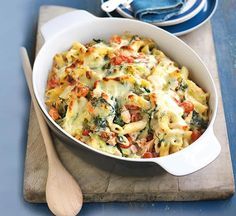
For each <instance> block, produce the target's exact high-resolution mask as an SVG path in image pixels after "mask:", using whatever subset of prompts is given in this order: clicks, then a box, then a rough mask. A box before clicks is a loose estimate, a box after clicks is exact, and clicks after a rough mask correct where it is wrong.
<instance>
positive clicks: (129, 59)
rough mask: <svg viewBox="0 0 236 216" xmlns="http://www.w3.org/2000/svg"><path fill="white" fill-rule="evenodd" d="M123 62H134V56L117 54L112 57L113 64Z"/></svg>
mask: <svg viewBox="0 0 236 216" xmlns="http://www.w3.org/2000/svg"><path fill="white" fill-rule="evenodd" d="M123 62H126V63H133V62H134V58H133V57H131V56H124V55H118V56H115V57H113V58H112V59H111V64H112V65H120V64H122V63H123Z"/></svg>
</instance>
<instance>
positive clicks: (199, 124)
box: [190, 110, 208, 129]
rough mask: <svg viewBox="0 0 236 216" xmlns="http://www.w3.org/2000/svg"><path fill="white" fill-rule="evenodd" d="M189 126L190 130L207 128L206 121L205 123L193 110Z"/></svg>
mask: <svg viewBox="0 0 236 216" xmlns="http://www.w3.org/2000/svg"><path fill="white" fill-rule="evenodd" d="M190 125H191V128H192V129H195V128H197V129H206V128H207V125H208V124H207V121H205V120H204V119H203V118H202V117H201V116H200V115H199V113H197V112H196V111H195V110H194V111H193V114H192V119H191V121H190Z"/></svg>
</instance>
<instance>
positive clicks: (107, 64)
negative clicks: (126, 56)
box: [102, 62, 111, 70]
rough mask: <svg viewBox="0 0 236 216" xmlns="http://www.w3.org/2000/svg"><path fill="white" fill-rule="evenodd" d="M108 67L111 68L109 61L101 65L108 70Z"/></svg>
mask: <svg viewBox="0 0 236 216" xmlns="http://www.w3.org/2000/svg"><path fill="white" fill-rule="evenodd" d="M110 68H111V63H110V62H107V63H105V64H104V65H103V66H102V70H108V69H110Z"/></svg>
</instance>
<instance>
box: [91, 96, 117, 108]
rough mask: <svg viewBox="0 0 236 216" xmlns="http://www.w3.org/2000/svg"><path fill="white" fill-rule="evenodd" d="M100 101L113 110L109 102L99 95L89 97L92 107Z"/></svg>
mask: <svg viewBox="0 0 236 216" xmlns="http://www.w3.org/2000/svg"><path fill="white" fill-rule="evenodd" d="M101 103H103V104H107V105H108V106H110V107H111V108H112V109H113V110H114V107H113V106H112V105H111V104H109V103H108V102H107V101H106V100H105V99H104V98H103V97H99V98H96V97H94V98H92V99H91V104H92V105H93V106H94V107H96V106H98V105H100V104H101Z"/></svg>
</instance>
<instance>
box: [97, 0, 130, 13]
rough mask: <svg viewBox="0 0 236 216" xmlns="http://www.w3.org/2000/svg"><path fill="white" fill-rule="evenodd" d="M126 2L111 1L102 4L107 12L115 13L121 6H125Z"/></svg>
mask: <svg viewBox="0 0 236 216" xmlns="http://www.w3.org/2000/svg"><path fill="white" fill-rule="evenodd" d="M124 2H126V0H109V1H106V2H104V3H103V4H102V6H101V8H102V10H103V11H105V12H108V13H109V12H112V11H114V10H115V9H116V8H117V7H118V6H119V5H120V4H123V3H124Z"/></svg>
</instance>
